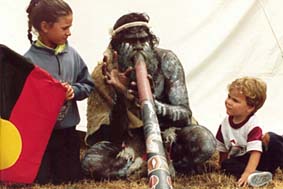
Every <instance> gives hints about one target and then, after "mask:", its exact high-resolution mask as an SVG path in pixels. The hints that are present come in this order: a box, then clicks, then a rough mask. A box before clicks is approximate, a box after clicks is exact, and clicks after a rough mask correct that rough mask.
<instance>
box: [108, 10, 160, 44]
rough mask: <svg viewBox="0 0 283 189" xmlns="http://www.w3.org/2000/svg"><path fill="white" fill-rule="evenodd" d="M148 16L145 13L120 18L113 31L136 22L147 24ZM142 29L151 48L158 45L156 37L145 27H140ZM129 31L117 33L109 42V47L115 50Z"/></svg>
mask: <svg viewBox="0 0 283 189" xmlns="http://www.w3.org/2000/svg"><path fill="white" fill-rule="evenodd" d="M149 19H150V18H149V16H148V15H147V14H146V13H137V12H133V13H129V14H125V15H123V16H121V17H120V18H119V19H118V20H117V21H116V23H115V24H114V26H113V30H115V29H117V28H118V27H120V26H122V25H124V24H127V23H131V22H137V21H143V22H147V23H148V22H149ZM140 27H143V30H144V31H145V32H146V33H147V34H148V37H149V39H150V41H151V43H152V45H153V46H155V45H157V44H158V43H159V41H158V39H157V37H156V36H155V35H154V34H153V33H152V32H151V31H150V29H149V28H148V27H146V26H140ZM129 30H131V28H129V29H125V30H123V31H121V32H119V33H117V34H116V35H115V36H114V37H113V38H112V40H111V42H110V43H111V46H112V47H113V48H114V49H115V48H116V47H117V45H118V44H119V43H121V42H122V41H123V39H124V36H125V35H127V34H128V32H129Z"/></svg>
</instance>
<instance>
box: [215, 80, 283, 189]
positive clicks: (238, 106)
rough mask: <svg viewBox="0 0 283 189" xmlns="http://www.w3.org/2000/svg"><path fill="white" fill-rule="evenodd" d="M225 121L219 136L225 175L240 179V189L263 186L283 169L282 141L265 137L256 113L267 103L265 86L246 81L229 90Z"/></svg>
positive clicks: (272, 134)
mask: <svg viewBox="0 0 283 189" xmlns="http://www.w3.org/2000/svg"><path fill="white" fill-rule="evenodd" d="M228 92H229V93H228V97H227V99H226V100H225V107H226V113H227V116H226V118H225V119H224V120H223V121H222V123H221V125H220V126H219V129H218V131H217V134H216V139H217V147H216V149H217V150H218V151H219V156H220V159H219V163H220V165H221V169H222V170H224V172H225V173H228V174H232V175H234V176H236V177H237V179H238V181H237V183H238V185H239V186H246V185H250V186H255V187H258V186H263V185H265V184H267V183H268V182H270V181H271V180H272V173H274V172H275V170H276V168H278V167H281V168H282V167H283V158H282V157H281V156H282V155H281V154H283V137H282V136H279V135H277V134H275V133H271V132H269V133H266V134H265V135H263V134H262V128H261V125H260V123H259V122H258V121H257V118H256V115H255V113H256V112H257V110H258V109H260V108H261V107H262V105H263V104H264V102H265V99H266V84H265V82H263V81H262V80H260V79H258V78H252V77H243V78H239V79H236V80H234V81H233V82H232V83H231V84H230V85H229V86H228Z"/></svg>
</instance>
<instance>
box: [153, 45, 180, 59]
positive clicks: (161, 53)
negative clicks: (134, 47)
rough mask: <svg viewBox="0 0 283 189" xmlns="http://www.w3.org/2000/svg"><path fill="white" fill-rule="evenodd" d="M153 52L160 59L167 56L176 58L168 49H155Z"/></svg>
mask: <svg viewBox="0 0 283 189" xmlns="http://www.w3.org/2000/svg"><path fill="white" fill-rule="evenodd" d="M154 50H155V52H156V53H157V54H158V55H159V56H161V57H162V56H164V55H167V54H171V55H174V56H176V55H175V53H174V52H173V51H172V50H170V49H163V48H159V47H155V48H154Z"/></svg>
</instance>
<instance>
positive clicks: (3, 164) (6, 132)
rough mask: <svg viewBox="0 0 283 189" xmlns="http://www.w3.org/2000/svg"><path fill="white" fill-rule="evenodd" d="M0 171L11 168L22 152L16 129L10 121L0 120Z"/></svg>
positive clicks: (19, 137)
mask: <svg viewBox="0 0 283 189" xmlns="http://www.w3.org/2000/svg"><path fill="white" fill-rule="evenodd" d="M0 136H1V137H0V170H3V169H6V168H9V167H11V166H13V165H14V164H15V163H16V161H17V160H18V158H19V156H20V154H21V151H22V139H21V135H20V133H19V131H18V129H17V128H16V127H15V126H14V124H13V123H11V122H10V121H7V120H4V119H1V118H0Z"/></svg>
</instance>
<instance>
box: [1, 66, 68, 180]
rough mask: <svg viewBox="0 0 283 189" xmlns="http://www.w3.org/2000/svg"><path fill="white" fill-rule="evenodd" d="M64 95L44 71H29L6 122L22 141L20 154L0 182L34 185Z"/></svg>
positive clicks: (56, 83) (2, 175)
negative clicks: (17, 132) (8, 122)
mask: <svg viewBox="0 0 283 189" xmlns="http://www.w3.org/2000/svg"><path fill="white" fill-rule="evenodd" d="M65 94H66V90H65V88H64V87H63V86H62V85H61V84H60V83H59V82H58V81H56V80H54V79H53V78H52V77H51V76H50V75H49V74H48V73H47V72H46V71H44V70H42V69H40V68H39V67H37V66H36V67H35V68H34V69H33V70H32V71H31V73H30V74H29V76H28V77H27V79H26V82H25V85H24V88H23V90H22V92H21V94H20V96H19V98H18V100H17V102H16V104H15V106H14V108H13V110H12V113H11V116H10V119H9V121H10V122H12V123H13V124H14V125H15V126H16V127H17V129H18V130H19V133H20V135H21V137H22V145H23V146H22V152H21V154H20V156H19V159H18V160H17V161H16V163H15V164H14V165H13V166H11V167H10V168H7V169H4V170H1V171H0V180H2V181H8V182H17V183H32V182H33V181H34V179H35V177H36V175H37V172H38V169H39V165H40V162H41V159H42V157H43V153H44V151H45V148H46V145H47V143H48V140H49V137H50V134H51V132H52V130H53V127H54V124H55V122H56V119H57V115H58V113H59V111H60V108H61V106H62V104H63V103H64V99H65ZM11 145H13V144H11Z"/></svg>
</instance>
